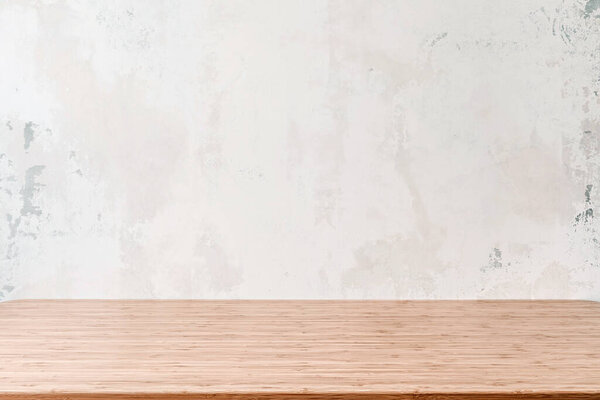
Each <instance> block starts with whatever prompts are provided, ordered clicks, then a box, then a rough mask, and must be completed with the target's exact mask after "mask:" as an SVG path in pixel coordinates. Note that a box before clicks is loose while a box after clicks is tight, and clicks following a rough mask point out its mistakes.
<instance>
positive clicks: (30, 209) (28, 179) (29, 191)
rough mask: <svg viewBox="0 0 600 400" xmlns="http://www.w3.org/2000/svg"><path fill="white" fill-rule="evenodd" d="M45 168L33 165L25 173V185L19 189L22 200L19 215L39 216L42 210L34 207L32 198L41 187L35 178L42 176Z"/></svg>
mask: <svg viewBox="0 0 600 400" xmlns="http://www.w3.org/2000/svg"><path fill="white" fill-rule="evenodd" d="M44 168H46V167H45V166H44V165H34V166H33V167H30V168H28V169H27V171H25V183H24V184H23V187H22V188H21V191H20V194H21V197H22V199H23V207H22V208H21V215H30V214H34V215H41V214H42V210H41V209H40V208H39V207H37V206H36V205H34V203H33V198H34V196H35V194H36V193H37V192H39V190H40V188H41V187H42V186H43V185H42V184H41V183H38V182H37V178H38V177H39V176H40V175H41V174H42V171H43V170H44Z"/></svg>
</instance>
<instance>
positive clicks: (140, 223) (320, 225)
mask: <svg viewBox="0 0 600 400" xmlns="http://www.w3.org/2000/svg"><path fill="white" fill-rule="evenodd" d="M0 123H1V126H0V298H2V299H4V300H6V299H14V298H27V297H66V298H70V297H135V298H182V297H185V298H222V297H228V298H514V297H516V298H555V297H558V298H582V299H600V243H599V242H598V241H599V240H600V224H599V220H598V217H597V214H598V213H599V212H600V211H597V209H596V206H597V205H598V204H600V1H599V0H586V1H580V0H565V1H561V0H550V1H548V0H527V1H494V0H485V1H480V0H468V1H467V0H452V1H437V0H431V1H423V0H414V1H410V0H409V1H366V0H365V1H304V0H302V1H295V0H290V1H263V0H257V1H142V0H135V1H128V0H122V1H97V2H88V1H16V0H9V1H3V2H2V3H1V4H0Z"/></svg>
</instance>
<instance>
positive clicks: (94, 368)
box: [0, 300, 600, 400]
mask: <svg viewBox="0 0 600 400" xmlns="http://www.w3.org/2000/svg"><path fill="white" fill-rule="evenodd" d="M0 326H1V329H0V399H48V400H50V399H56V400H58V399H60V400H78V399H106V400H108V399H117V400H118V399H139V400H141V399H213V400H225V399H233V400H250V399H254V400H266V399H273V400H275V399H323V400H325V399H329V400H333V399H340V400H342V399H364V400H367V399H374V400H377V399H473V400H474V399H513V398H515V399H525V398H527V399H545V398H547V399H550V398H552V399H600V303H594V302H586V301H320V300H319V301H317V300H309V301H266V300H265V301H262V300H261V301H253V300H250V301H246V300H239V301H233V300H232V301H212V300H211V301H205V300H183V301H180V300H18V301H9V302H4V303H0Z"/></svg>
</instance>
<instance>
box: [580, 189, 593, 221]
mask: <svg viewBox="0 0 600 400" xmlns="http://www.w3.org/2000/svg"><path fill="white" fill-rule="evenodd" d="M593 188H594V185H587V186H586V187H585V205H586V209H585V210H584V211H582V212H580V213H579V214H577V215H576V216H575V225H579V224H588V223H590V222H591V221H592V220H593V219H594V209H593V207H592V200H591V192H592V189H593Z"/></svg>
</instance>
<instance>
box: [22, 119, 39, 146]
mask: <svg viewBox="0 0 600 400" xmlns="http://www.w3.org/2000/svg"><path fill="white" fill-rule="evenodd" d="M36 127H37V125H36V124H34V123H33V122H31V121H29V122H28V123H26V124H25V128H23V139H24V143H23V147H24V148H25V150H29V146H30V145H31V142H33V139H34V138H35V128H36Z"/></svg>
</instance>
